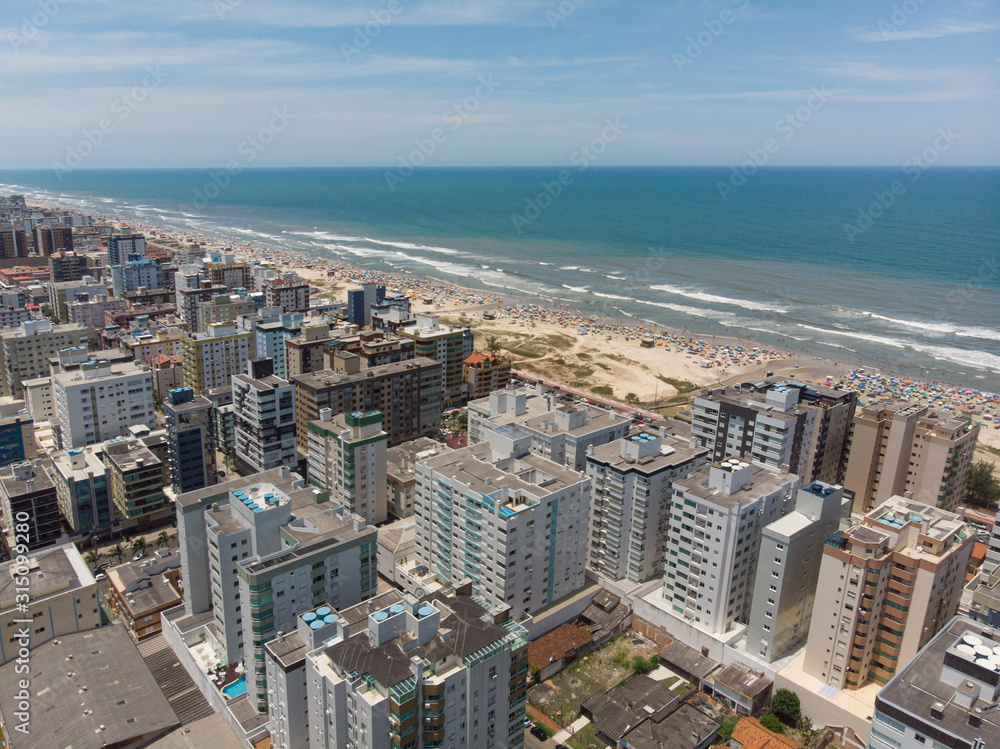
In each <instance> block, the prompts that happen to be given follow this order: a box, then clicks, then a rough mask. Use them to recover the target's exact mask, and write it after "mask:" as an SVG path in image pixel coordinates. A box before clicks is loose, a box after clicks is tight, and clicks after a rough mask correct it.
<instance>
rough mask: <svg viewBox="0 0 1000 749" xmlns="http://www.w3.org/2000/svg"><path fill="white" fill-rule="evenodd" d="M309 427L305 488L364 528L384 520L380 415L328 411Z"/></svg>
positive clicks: (383, 438)
mask: <svg viewBox="0 0 1000 749" xmlns="http://www.w3.org/2000/svg"><path fill="white" fill-rule="evenodd" d="M319 416H320V417H319V419H318V420H316V421H310V422H309V483H310V484H313V485H314V486H318V487H320V488H321V489H325V490H326V491H328V492H329V493H330V500H331V501H333V502H337V503H339V504H341V505H343V506H344V509H345V510H346V511H347V512H351V513H353V514H355V515H358V516H360V517H363V518H364V519H365V521H366V522H367V523H368V524H369V525H377V524H380V523H384V522H385V521H386V520H388V518H389V514H388V503H387V499H386V486H387V483H386V445H387V443H388V441H389V435H388V434H386V433H385V431H383V429H382V414H380V413H379V412H378V411H373V412H371V413H360V412H357V411H355V412H353V413H346V414H344V413H342V414H337V415H336V416H334V415H333V412H332V411H331V410H330V409H329V408H324V409H322V410H321V411H320V414H319Z"/></svg>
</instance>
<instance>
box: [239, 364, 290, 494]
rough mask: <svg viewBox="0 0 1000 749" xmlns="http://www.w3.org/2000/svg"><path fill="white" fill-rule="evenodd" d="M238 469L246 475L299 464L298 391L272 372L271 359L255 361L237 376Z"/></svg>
mask: <svg viewBox="0 0 1000 749" xmlns="http://www.w3.org/2000/svg"><path fill="white" fill-rule="evenodd" d="M232 383H233V414H234V427H235V439H236V445H235V447H236V453H235V455H236V467H237V470H239V472H240V473H242V474H243V475H251V474H254V473H260V472H262V471H268V470H270V469H272V468H278V467H280V466H294V465H296V464H297V463H298V458H297V456H296V451H295V387H294V386H293V385H292V384H291V383H290V382H288V381H287V380H283V379H281V378H280V377H276V376H275V375H274V374H273V371H272V363H271V360H270V359H253V360H251V361H250V362H248V363H247V373H246V374H238V375H233V380H232Z"/></svg>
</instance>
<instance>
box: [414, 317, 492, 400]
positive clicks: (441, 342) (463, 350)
mask: <svg viewBox="0 0 1000 749" xmlns="http://www.w3.org/2000/svg"><path fill="white" fill-rule="evenodd" d="M397 332H398V334H399V335H401V336H403V337H406V338H410V339H412V340H413V355H414V356H415V357H426V358H428V359H433V360H434V361H437V362H441V366H442V370H441V407H442V408H444V409H449V408H458V407H459V406H464V405H465V404H466V403H467V402H468V400H469V395H468V392H467V390H466V387H465V379H464V376H465V370H464V369H463V364H462V363H463V362H464V361H465V360H466V359H468V358H469V356H471V355H472V346H473V336H472V330H471V328H469V327H468V326H466V327H464V328H458V327H451V326H448V325H442V324H441V321H440V319H439V318H438V317H436V316H435V315H420V314H418V315H416V316H415V318H414V321H413V323H412V324H409V325H406V326H404V327H401V328H399V330H398V331H397Z"/></svg>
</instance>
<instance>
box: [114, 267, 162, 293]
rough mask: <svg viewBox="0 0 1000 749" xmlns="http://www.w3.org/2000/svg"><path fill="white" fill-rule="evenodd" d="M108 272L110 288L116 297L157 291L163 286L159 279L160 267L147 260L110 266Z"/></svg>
mask: <svg viewBox="0 0 1000 749" xmlns="http://www.w3.org/2000/svg"><path fill="white" fill-rule="evenodd" d="M108 271H109V272H110V274H111V288H112V289H113V290H114V295H115V296H116V297H121V296H123V295H124V294H128V293H130V292H134V291H139V290H140V289H159V288H162V287H163V285H164V284H163V281H162V279H161V278H160V266H159V265H157V264H156V263H155V262H153V261H152V260H150V259H149V258H145V257H144V258H139V259H137V260H129V261H128V262H127V263H122V264H121V265H112V266H111V267H110V268H108Z"/></svg>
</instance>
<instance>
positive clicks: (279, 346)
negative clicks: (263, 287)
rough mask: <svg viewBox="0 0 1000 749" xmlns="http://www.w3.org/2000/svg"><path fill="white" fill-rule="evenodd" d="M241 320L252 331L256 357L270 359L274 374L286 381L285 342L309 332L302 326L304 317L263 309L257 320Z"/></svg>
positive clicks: (277, 310)
mask: <svg viewBox="0 0 1000 749" xmlns="http://www.w3.org/2000/svg"><path fill="white" fill-rule="evenodd" d="M243 320H244V323H247V322H248V323H249V325H250V327H249V329H250V330H252V331H253V336H254V343H255V345H256V346H257V356H258V357H260V358H261V359H270V360H271V361H272V362H273V363H274V374H275V375H276V376H278V377H281V378H282V379H288V366H287V363H286V358H287V348H286V346H285V341H287V340H288V339H290V338H296V337H300V336H301V335H302V334H303V333H304V332H305V331H307V330H309V327H308V326H306V325H305V324H304V322H305V316H304V315H302V313H300V312H296V313H282V312H280V311H279V308H273V309H271V308H265V310H263V311H262V312H261V313H260V319H259V320H258V319H256V316H254V317H244V318H243ZM323 327H325V326H323Z"/></svg>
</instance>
